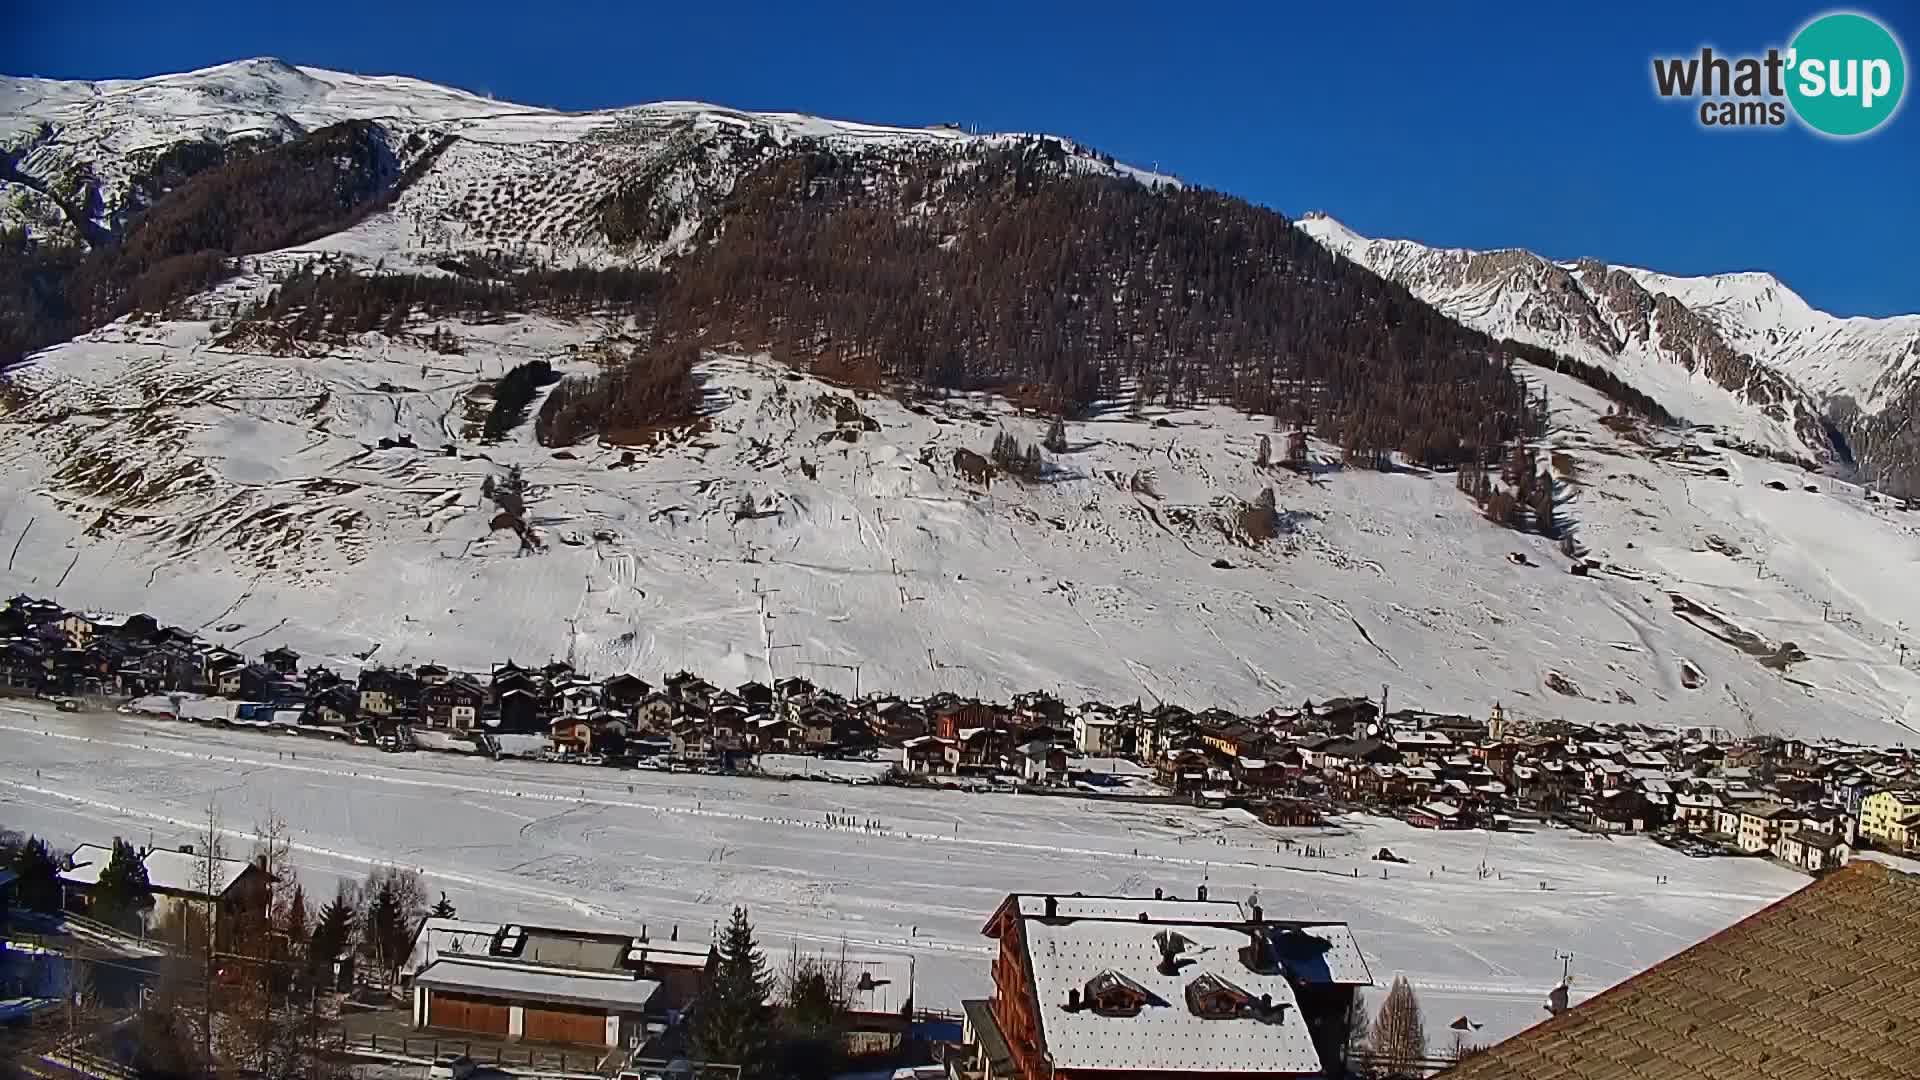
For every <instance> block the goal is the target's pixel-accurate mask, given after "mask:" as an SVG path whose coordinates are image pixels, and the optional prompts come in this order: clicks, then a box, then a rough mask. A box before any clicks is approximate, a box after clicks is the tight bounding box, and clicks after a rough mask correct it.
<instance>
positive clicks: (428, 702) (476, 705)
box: [420, 675, 488, 731]
mask: <svg viewBox="0 0 1920 1080" xmlns="http://www.w3.org/2000/svg"><path fill="white" fill-rule="evenodd" d="M487 704H488V702H487V690H486V687H484V686H481V685H480V684H479V683H477V682H475V681H474V680H472V679H470V678H468V677H467V676H465V675H456V676H449V677H448V678H447V679H446V680H445V681H443V682H437V683H428V684H426V686H425V688H424V689H423V690H422V691H421V694H420V718H421V720H422V721H423V722H424V723H425V724H426V725H427V726H428V727H431V728H446V729H448V730H451V731H472V730H474V729H475V728H477V727H479V726H480V714H481V713H482V712H484V711H485V710H486V707H487Z"/></svg>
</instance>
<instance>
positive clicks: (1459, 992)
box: [0, 705, 1806, 1042]
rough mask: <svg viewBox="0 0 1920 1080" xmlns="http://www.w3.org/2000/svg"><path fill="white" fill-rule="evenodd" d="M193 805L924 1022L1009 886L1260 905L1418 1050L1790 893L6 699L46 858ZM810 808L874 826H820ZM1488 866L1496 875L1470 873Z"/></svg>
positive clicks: (490, 910) (1727, 864)
mask: <svg viewBox="0 0 1920 1080" xmlns="http://www.w3.org/2000/svg"><path fill="white" fill-rule="evenodd" d="M209 800H212V801H213V802H214V803H215V804H217V806H218V808H219V814H220V816H221V818H222V822H223V824H224V826H225V827H227V828H228V829H231V830H235V831H236V832H238V833H242V834H244V833H247V832H250V831H251V830H252V828H253V826H254V825H255V823H257V822H262V821H264V820H265V819H266V818H267V817H268V815H269V814H273V815H278V816H280V817H281V818H283V819H284V820H285V821H286V822H287V823H288V824H289V825H290V826H291V827H292V829H293V832H294V834H295V851H294V855H295V860H296V862H297V863H298V864H299V866H300V869H301V871H302V874H303V880H304V883H305V885H306V888H307V890H308V892H309V894H310V895H314V894H325V893H328V892H330V891H331V888H332V880H331V879H332V878H334V877H343V878H349V879H357V878H359V877H361V876H363V875H364V874H365V873H366V871H367V869H368V867H369V866H370V865H372V864H374V863H376V862H392V863H396V864H400V865H407V866H413V867H417V868H418V869H419V870H420V871H421V872H422V873H423V874H425V875H426V877H427V879H428V886H429V889H430V890H432V891H433V892H435V893H437V892H438V891H440V890H443V889H444V890H445V891H446V893H447V895H448V897H449V898H450V899H451V900H452V901H453V902H454V903H455V905H456V906H457V907H458V909H459V910H460V912H461V914H462V915H463V916H467V917H471V918H478V919H487V920H501V921H507V920H525V921H530V922H535V921H537V922H544V923H548V924H555V925H575V926H600V927H623V928H626V929H628V930H629V931H630V932H631V931H637V930H638V929H639V924H640V923H642V922H645V923H647V924H648V925H649V927H651V928H654V929H656V930H658V929H661V928H665V927H667V926H670V925H674V924H677V925H678V926H679V928H680V932H681V934H682V935H683V936H692V937H696V938H698V937H704V936H705V935H707V934H708V933H709V932H710V930H711V928H712V925H713V923H714V922H715V920H718V919H721V918H724V917H725V915H726V911H727V909H728V907H729V906H730V905H733V904H744V905H746V906H747V907H748V908H749V909H750V910H751V913H752V916H753V919H754V922H755V924H756V926H757V927H758V929H759V931H760V934H761V936H762V938H763V941H764V942H765V943H766V944H767V945H768V947H769V951H770V952H772V953H774V954H775V955H782V954H784V952H785V949H786V947H787V942H788V941H790V940H797V941H798V942H799V943H800V945H801V946H802V947H808V948H829V949H837V948H838V947H839V945H840V943H842V942H845V943H846V945H847V947H849V948H850V949H853V950H857V951H861V952H874V951H891V952H909V953H911V954H912V955H913V956H914V957H915V958H916V972H915V982H916V995H915V996H916V1002H917V1004H919V1005H921V1006H923V1007H934V1008H940V1007H947V1008H951V1007H954V1006H956V1005H957V1004H958V1002H959V1000H960V999H961V998H962V997H968V996H974V995H981V994H984V993H986V992H987V990H988V988H989V978H990V976H989V965H990V962H991V957H990V954H989V951H988V944H989V943H988V941H987V940H986V939H984V938H982V937H981V936H980V927H981V924H982V923H983V922H984V921H985V920H986V917H987V915H988V914H989V913H990V912H991V910H992V908H993V907H994V905H995V904H996V903H997V902H998V901H999V900H1000V899H1001V898H1002V896H1003V895H1004V894H1006V893H1007V892H1010V891H1015V890H1019V891H1028V892H1044V891H1057V892H1061V893H1069V892H1074V891H1080V892H1086V893H1090V894H1101V893H1105V894H1114V893H1126V894H1134V895H1150V894H1151V893H1152V891H1153V890H1154V889H1155V888H1156V887H1158V888H1162V889H1166V890H1167V891H1169V892H1170V893H1177V894H1180V895H1189V896H1190V895H1192V894H1193V892H1194V890H1195V889H1197V888H1198V887H1199V886H1200V885H1202V884H1203V883H1204V884H1206V885H1207V886H1208V888H1209V890H1210V891H1211V893H1212V895H1214V896H1221V897H1227V898H1231V899H1236V900H1244V899H1245V898H1246V897H1247V896H1248V895H1249V894H1250V893H1258V894H1259V897H1260V902H1261V904H1262V905H1263V906H1264V907H1265V909H1266V910H1267V912H1269V913H1270V914H1272V915H1273V916H1275V917H1282V918H1284V917H1294V916H1301V917H1312V918H1317V919H1338V920H1345V921H1347V922H1349V923H1351V924H1352V926H1353V929H1354V933H1355V935H1356V936H1357V937H1358V938H1359V941H1360V944H1361V946H1362V948H1363V949H1364V950H1365V953H1366V957H1367V962H1368V964H1369V966H1370V967H1371V969H1372V972H1373V975H1374V978H1375V980H1376V981H1377V982H1378V983H1380V984H1382V985H1384V984H1385V983H1387V982H1389V981H1391V980H1392V978H1393V977H1394V976H1395V975H1396V974H1405V975H1407V976H1408V977H1409V978H1410V979H1411V980H1412V981H1413V982H1414V983H1415V985H1416V986H1417V987H1419V988H1420V991H1421V996H1422V998H1423V1002H1424V1004H1425V1006H1426V1010H1427V1016H1428V1022H1429V1026H1430V1027H1432V1028H1433V1029H1434V1032H1435V1036H1434V1037H1435V1040H1436V1042H1439V1041H1440V1040H1441V1038H1442V1034H1443V1032H1444V1029H1445V1026H1446V1025H1447V1024H1448V1023H1449V1022H1451V1021H1452V1020H1453V1018H1454V1017H1457V1016H1460V1015H1462V1014H1464V1015H1466V1016H1468V1017H1470V1018H1471V1019H1472V1020H1473V1021H1474V1022H1476V1023H1480V1024H1484V1025H1485V1026H1484V1028H1483V1029H1482V1030H1480V1031H1479V1032H1477V1033H1476V1035H1475V1037H1476V1038H1477V1039H1480V1040H1483V1041H1491V1040H1493V1039H1498V1038H1502V1037H1505V1036H1507V1035H1510V1034H1512V1033H1514V1032H1516V1031H1518V1030H1520V1029H1521V1028H1524V1027H1526V1026H1529V1025H1530V1024H1532V1023H1533V1022H1535V1021H1537V1020H1540V1019H1544V1018H1545V1016H1546V1014H1545V1013H1544V1012H1543V1011H1542V1004H1543V1002H1544V1000H1545V995H1546V992H1547V991H1548V989H1550V988H1551V986H1552V985H1553V983H1554V982H1555V980H1556V979H1557V978H1558V976H1559V974H1560V970H1561V964H1560V961H1559V960H1558V959H1556V958H1555V953H1556V951H1561V952H1565V951H1571V952H1572V953H1573V954H1574V961H1573V966H1574V973H1575V982H1574V997H1575V999H1576V1000H1579V999H1582V998H1584V997H1586V996H1589V995H1591V994H1593V993H1596V992H1598V991H1599V990H1601V989H1603V988H1605V987H1606V986H1608V985H1611V984H1612V983H1614V982H1617V981H1619V980H1620V979H1622V978H1625V977H1626V976H1628V975H1631V974H1633V973H1635V972H1637V971H1640V970H1642V969H1644V968H1646V967H1648V966H1649V965H1651V964H1653V963H1655V962H1657V961H1659V960H1661V959H1663V958H1664V957H1666V956H1668V955H1671V954H1672V953H1674V952H1677V951H1679V950H1680V949H1682V948H1685V947H1686V946H1688V945H1691V944H1693V943H1694V942H1696V941H1698V940H1700V939H1702V938H1704V937H1706V936H1707V935H1709V934H1711V933H1713V932H1715V931H1717V930H1719V929H1721V928H1723V927H1725V926H1726V925H1728V924H1730V923H1732V922H1734V921H1736V920H1737V919H1740V918H1743V917H1744V916H1746V915H1748V914H1750V913H1752V912H1753V911H1755V910H1757V909H1758V908H1760V907H1762V906H1763V905H1765V904H1767V903H1770V902H1772V901H1774V900H1776V899H1778V898H1780V897H1781V896H1784V895H1786V894H1787V893H1788V892H1790V891H1792V890H1793V889H1795V888H1797V887H1799V886H1800V885H1802V884H1804V883H1805V881H1806V879H1805V878H1803V877H1801V876H1799V875H1797V874H1794V873H1792V872H1789V871H1787V870H1783V869H1781V868H1778V867H1775V866H1772V865H1769V864H1767V863H1764V862H1760V861H1756V860H1727V859H1710V860H1696V859H1688V858H1685V857H1683V856H1681V855H1678V854H1676V853H1674V852H1671V851H1668V850H1666V849H1664V848H1661V847H1659V846H1657V845H1654V844H1652V843H1650V842H1647V841H1644V840H1640V839H1630V838H1629V839H1616V840H1609V839H1605V838H1598V837H1588V836H1581V835H1577V834H1574V833H1569V832H1565V831H1559V830H1544V829H1543V830H1538V831H1522V832H1516V833H1509V834H1488V833H1481V832H1471V833H1455V834H1439V833H1432V832H1421V831H1417V830H1414V829H1411V828H1409V827H1407V826H1405V825H1402V824H1401V823H1399V822H1394V821H1386V820H1378V819H1370V818H1353V819H1346V820H1343V821H1341V822H1340V823H1339V824H1338V825H1337V826H1336V827H1330V828H1326V829H1290V830H1279V829H1271V828H1267V827H1265V826H1261V825H1259V824H1258V823H1256V822H1254V821H1253V820H1252V819H1250V818H1249V817H1247V816H1246V815H1245V814H1242V813H1239V812H1236V811H1204V810H1197V809H1190V808H1184V807H1170V806H1157V805H1141V804H1135V803H1113V802H1093V801H1087V800H1081V799H1069V798H1045V797H1036V796H1017V795H1005V794H962V793H957V792H937V793H936V792H924V791H916V790H908V789H900V788H885V787H859V788H856V787H848V786H843V785H828V784H819V783H806V782H792V783H778V782H774V781H767V780H755V779H735V778H725V777H714V776H686V775H668V774H664V773H656V772H632V771H613V770H602V769H593V768H586V767H581V766H564V765H549V764H539V763H531V762H491V761H484V760H474V759H467V758H463V757H460V756H456V755H438V754H426V753H416V754H407V755H386V754H381V753H378V752H376V751H373V750H371V749H367V748H362V747H354V746H348V745H344V744H337V743H330V742H324V741H320V740H314V739H300V738H291V737H286V736H273V735H264V734H254V733H249V732H235V731H224V730H213V729H206V728H200V727H193V726H188V725H183V724H178V723H172V722H166V721H157V720H142V719H135V718H128V717H122V716H86V717H79V718H76V717H73V716H69V715H63V714H56V713H53V712H51V711H47V710H45V709H44V708H42V707H40V706H34V705H27V706H14V705H8V706H5V707H0V826H5V827H8V828H13V829H19V830H24V831H31V832H35V833H40V834H44V835H49V836H52V837H54V838H56V839H58V840H59V841H60V842H62V843H74V842H79V841H82V840H95V841H100V840H104V839H106V838H107V837H110V836H113V835H116V834H118V835H122V836H126V837H129V838H131V839H135V840H137V841H139V842H141V843H146V842H147V841H148V838H149V835H151V838H152V840H153V842H155V843H159V844H168V845H171V844H179V843H190V842H192V840H193V837H194V834H195V832H196V830H197V829H198V828H199V827H200V826H199V825H198V824H197V823H199V822H203V821H204V819H205V810H206V806H207V803H208V801H209ZM829 815H834V816H836V817H840V818H850V819H852V820H854V821H856V822H860V821H876V822H878V823H879V827H878V828H877V829H861V828H829V827H827V826H826V824H825V822H826V820H827V818H828V816H829ZM1283 838H1290V839H1292V840H1294V841H1295V844H1296V849H1295V850H1294V851H1286V850H1281V849H1280V848H1279V845H1280V843H1281V841H1282V839H1283ZM1302 843H1311V844H1313V845H1315V846H1316V847H1318V848H1321V849H1323V850H1324V856H1323V857H1316V858H1307V857H1305V856H1303V855H1302V854H1300V853H1299V852H1298V849H1297V845H1299V844H1302ZM227 844H228V845H229V847H230V848H232V849H234V850H237V851H239V850H248V849H250V847H251V841H250V840H248V839H246V838H245V837H244V836H233V837H229V838H228V840H227ZM1381 847H1388V848H1391V849H1392V850H1393V851H1394V852H1395V853H1396V854H1398V855H1401V856H1404V857H1406V858H1409V859H1411V860H1412V861H1411V863H1410V864H1409V865H1392V866H1387V867H1386V873H1387V875H1388V876H1387V877H1386V878H1385V879H1383V878H1382V876H1381V874H1382V865H1383V864H1381V863H1378V862H1373V861H1371V860H1370V858H1369V856H1371V855H1372V854H1374V853H1375V852H1376V851H1378V849H1379V848H1381ZM1483 862H1484V863H1485V864H1486V865H1488V866H1490V867H1493V868H1494V870H1495V876H1493V877H1490V878H1487V879H1484V880H1483V879H1482V878H1481V877H1480V876H1479V875H1478V874H1477V873H1476V867H1478V866H1480V865H1481V864H1482V863H1483ZM1356 871H1357V872H1358V877H1355V876H1353V875H1354V874H1355V872H1356ZM1663 875H1664V876H1665V877H1666V878H1667V879H1668V880H1667V882H1666V883H1665V884H1658V883H1657V879H1658V878H1659V877H1660V876H1663ZM1543 883H1544V885H1545V888H1544V890H1543V888H1542V884H1543Z"/></svg>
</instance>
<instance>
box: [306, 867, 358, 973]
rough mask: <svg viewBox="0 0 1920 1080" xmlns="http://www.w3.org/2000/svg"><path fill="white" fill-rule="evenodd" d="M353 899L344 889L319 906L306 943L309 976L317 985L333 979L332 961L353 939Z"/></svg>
mask: <svg viewBox="0 0 1920 1080" xmlns="http://www.w3.org/2000/svg"><path fill="white" fill-rule="evenodd" d="M353 930H354V916H353V903H352V901H351V900H350V899H349V898H348V897H347V895H346V893H345V891H344V889H343V891H342V892H341V893H340V894H339V895H337V896H335V897H334V898H333V899H332V900H329V901H327V903H326V904H324V905H322V907H321V908H320V913H319V915H318V916H316V917H315V918H314V923H313V938H312V940H310V941H309V942H308V943H307V976H308V978H309V980H310V981H312V982H313V983H314V984H315V985H326V984H328V983H330V982H331V979H332V973H333V962H334V960H336V959H337V958H338V957H339V956H340V954H341V953H343V952H345V951H346V949H347V945H348V944H349V943H350V942H351V941H352V940H353Z"/></svg>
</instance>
